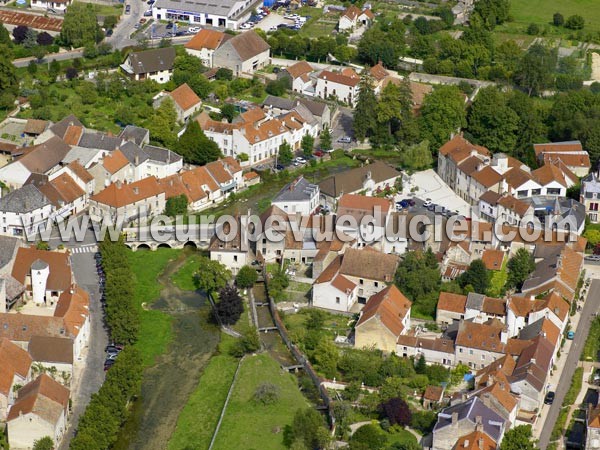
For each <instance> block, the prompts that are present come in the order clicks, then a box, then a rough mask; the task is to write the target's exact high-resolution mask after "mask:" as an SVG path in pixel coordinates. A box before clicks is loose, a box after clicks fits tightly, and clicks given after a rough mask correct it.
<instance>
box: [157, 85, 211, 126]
mask: <svg viewBox="0 0 600 450" xmlns="http://www.w3.org/2000/svg"><path fill="white" fill-rule="evenodd" d="M167 98H170V99H171V100H172V101H173V106H174V107H175V112H176V113H177V121H178V122H180V123H184V122H185V121H187V119H188V118H189V117H191V116H193V115H194V114H195V113H197V112H198V111H199V110H200V108H201V107H202V100H200V97H198V96H197V95H196V93H195V92H194V91H193V90H192V88H190V87H189V86H188V84H187V83H183V84H182V85H181V86H179V87H178V88H176V89H173V90H172V91H171V92H164V91H163V92H159V93H158V94H156V96H154V107H155V108H157V107H158V106H159V105H160V104H161V103H162V102H163V101H164V100H165V99H167Z"/></svg>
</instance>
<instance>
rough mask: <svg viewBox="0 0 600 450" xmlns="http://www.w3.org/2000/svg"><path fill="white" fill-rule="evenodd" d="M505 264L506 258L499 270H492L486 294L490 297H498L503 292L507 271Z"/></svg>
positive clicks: (506, 262)
mask: <svg viewBox="0 0 600 450" xmlns="http://www.w3.org/2000/svg"><path fill="white" fill-rule="evenodd" d="M507 264H508V259H505V260H504V263H502V268H501V269H500V270H495V271H493V272H492V278H491V279H490V287H489V289H488V295H490V296H492V297H500V296H501V295H502V294H503V293H504V292H503V291H504V285H505V284H506V280H507V279H508V272H507V271H506V265H507Z"/></svg>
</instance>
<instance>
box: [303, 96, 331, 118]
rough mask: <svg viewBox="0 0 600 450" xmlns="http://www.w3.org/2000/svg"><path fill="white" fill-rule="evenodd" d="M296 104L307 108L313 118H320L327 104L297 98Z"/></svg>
mask: <svg viewBox="0 0 600 450" xmlns="http://www.w3.org/2000/svg"><path fill="white" fill-rule="evenodd" d="M298 102H299V103H300V104H302V105H304V106H306V107H307V108H308V110H309V111H310V112H311V113H313V114H314V115H315V116H318V117H321V116H322V115H323V113H324V112H325V108H327V103H323V102H317V101H314V100H309V99H307V98H299V99H298Z"/></svg>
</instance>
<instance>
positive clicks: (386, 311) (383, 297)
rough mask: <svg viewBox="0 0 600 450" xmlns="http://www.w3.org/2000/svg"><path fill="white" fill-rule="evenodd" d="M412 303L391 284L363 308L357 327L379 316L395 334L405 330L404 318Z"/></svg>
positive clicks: (398, 334) (372, 297)
mask: <svg viewBox="0 0 600 450" xmlns="http://www.w3.org/2000/svg"><path fill="white" fill-rule="evenodd" d="M411 305H412V303H411V302H410V300H408V299H407V298H406V297H405V296H404V294H402V292H400V290H399V289H398V288H397V287H396V286H395V285H393V284H392V285H390V286H388V287H386V288H385V289H384V290H382V291H381V292H378V293H377V294H375V295H373V296H371V298H369V300H368V301H367V304H366V305H365V307H364V308H363V310H362V314H361V316H360V319H359V320H358V322H357V323H356V328H360V326H361V325H362V324H364V323H365V322H367V321H369V320H370V319H372V318H374V317H375V318H377V319H378V320H379V321H381V323H382V324H383V326H385V327H386V328H387V329H388V330H389V331H390V332H391V333H393V334H394V335H395V336H400V334H401V333H402V331H403V330H404V325H403V324H402V320H403V319H404V318H405V317H406V315H407V314H408V311H409V310H410V307H411Z"/></svg>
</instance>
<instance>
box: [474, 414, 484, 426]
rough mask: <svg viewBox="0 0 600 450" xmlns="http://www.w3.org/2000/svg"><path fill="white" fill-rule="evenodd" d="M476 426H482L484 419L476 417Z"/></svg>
mask: <svg viewBox="0 0 600 450" xmlns="http://www.w3.org/2000/svg"><path fill="white" fill-rule="evenodd" d="M475 424H476V425H481V424H483V417H481V416H477V417H475Z"/></svg>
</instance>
